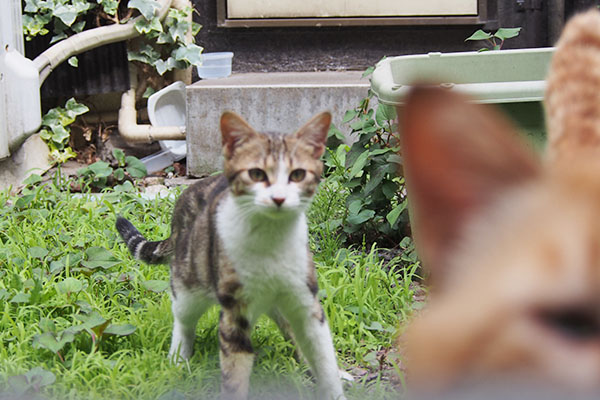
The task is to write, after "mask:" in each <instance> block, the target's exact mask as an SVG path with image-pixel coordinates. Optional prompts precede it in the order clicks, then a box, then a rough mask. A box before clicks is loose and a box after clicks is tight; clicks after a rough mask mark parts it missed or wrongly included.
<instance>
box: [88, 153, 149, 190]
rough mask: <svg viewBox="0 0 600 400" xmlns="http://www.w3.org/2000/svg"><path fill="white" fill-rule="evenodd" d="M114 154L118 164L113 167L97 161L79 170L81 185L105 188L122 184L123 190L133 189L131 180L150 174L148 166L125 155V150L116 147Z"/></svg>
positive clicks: (91, 187)
mask: <svg viewBox="0 0 600 400" xmlns="http://www.w3.org/2000/svg"><path fill="white" fill-rule="evenodd" d="M113 156H114V157H115V159H116V162H117V165H116V166H115V167H114V168H113V166H111V165H110V164H109V163H107V162H106V161H96V162H95V163H93V164H90V165H88V166H86V167H83V168H80V169H79V170H78V171H77V175H78V176H79V182H80V186H82V187H85V186H87V187H89V188H90V189H99V190H101V189H104V188H107V187H112V186H115V185H121V186H120V188H121V189H122V190H133V185H132V184H131V180H133V179H139V178H143V177H144V176H146V175H147V174H148V172H147V170H146V166H145V165H144V164H143V163H142V162H141V161H140V160H139V159H137V158H136V157H134V156H125V153H123V150H120V149H114V150H113Z"/></svg>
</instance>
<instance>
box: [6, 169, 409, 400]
mask: <svg viewBox="0 0 600 400" xmlns="http://www.w3.org/2000/svg"><path fill="white" fill-rule="evenodd" d="M57 182H58V183H60V184H58V183H57ZM339 185H340V183H339V182H336V181H335V180H334V179H331V180H330V179H327V180H325V181H324V182H323V186H322V190H321V192H320V193H319V195H318V196H317V198H315V203H314V204H313V206H312V208H311V210H310V211H309V218H310V224H309V225H310V231H311V247H312V249H313V250H314V252H315V262H316V265H317V271H318V276H319V284H320V286H321V291H320V293H319V295H320V296H321V298H322V302H323V305H324V309H325V310H326V313H327V314H328V318H329V323H330V326H331V330H332V332H333V335H334V341H335V346H336V349H337V350H338V356H339V359H340V364H341V365H342V366H343V367H344V368H346V369H355V368H358V369H360V370H364V371H368V374H367V375H368V376H372V377H374V378H372V379H371V378H369V384H367V383H366V378H365V381H360V382H359V383H357V384H356V385H355V386H354V387H352V388H350V389H349V390H348V395H349V397H350V398H364V397H365V396H367V395H368V397H370V398H384V397H390V393H394V392H391V391H392V390H393V387H392V386H390V383H389V381H388V379H390V378H389V376H392V375H393V376H396V375H397V373H396V372H394V370H393V364H394V361H393V360H394V358H393V357H392V356H391V352H392V350H390V349H391V348H392V343H393V340H394V336H395V332H396V328H397V326H398V323H399V321H403V320H404V319H405V318H406V316H407V315H408V314H410V312H411V310H412V309H413V305H412V297H413V294H412V290H413V289H412V286H411V279H412V278H413V275H414V270H415V268H416V267H415V265H416V264H412V262H411V261H404V260H401V259H400V258H396V259H392V260H387V261H385V260H383V259H382V257H380V252H381V251H380V249H378V248H377V247H374V246H373V247H369V248H367V249H366V250H358V249H356V250H353V249H345V248H340V241H339V238H338V237H337V236H336V235H335V234H334V233H333V232H332V231H331V230H330V229H329V227H328V226H327V225H326V224H325V225H323V221H324V218H329V217H331V216H338V217H341V216H342V215H343V214H344V207H345V195H344V194H340V191H339V190H337V189H338V188H339ZM70 187H71V186H70V182H64V181H60V180H59V179H55V180H54V181H53V182H50V183H48V184H45V185H43V184H41V183H40V182H39V181H38V179H36V178H35V177H33V178H31V180H30V181H29V182H28V184H27V186H26V187H25V189H24V190H23V191H22V193H21V194H19V195H18V196H13V195H10V194H8V193H7V192H2V193H0V204H1V205H2V214H1V215H0V299H1V300H3V301H1V302H0V388H3V389H0V392H2V391H4V390H5V391H8V392H10V393H11V394H13V395H17V394H18V395H24V396H29V397H35V396H37V395H41V396H43V397H46V398H67V399H79V398H89V399H105V398H151V399H175V398H177V399H181V398H192V397H194V398H198V397H200V398H207V399H209V398H214V397H215V396H216V394H217V393H218V391H219V384H220V383H219V382H220V370H219V360H218V358H219V357H218V335H217V329H216V326H217V321H218V308H216V307H215V308H213V309H211V310H209V311H208V313H207V314H206V315H205V316H203V317H202V318H201V320H200V322H199V325H198V329H197V333H198V336H197V341H196V345H195V349H196V353H195V355H194V356H193V357H192V359H191V360H190V361H189V362H187V363H185V364H183V365H179V366H178V365H173V364H171V363H169V361H168V360H167V351H168V345H169V341H170V334H171V324H172V316H171V312H170V301H169V296H168V279H169V272H168V267H166V266H155V265H154V266H153V265H147V264H144V263H141V262H138V261H136V260H133V259H132V258H131V256H130V255H129V252H128V250H127V248H126V246H125V245H124V244H122V243H121V242H120V240H119V239H118V236H117V233H116V231H115V230H114V227H113V226H114V220H115V216H116V215H117V214H119V215H124V216H126V217H127V218H129V219H131V220H132V221H133V222H134V223H135V224H136V226H138V227H139V229H140V231H141V232H142V233H143V234H144V235H146V236H147V237H149V238H153V239H160V238H165V237H167V236H168V235H169V232H170V227H169V223H170V218H171V212H172V208H173V205H174V200H173V199H174V198H175V197H176V196H177V195H178V194H179V192H180V189H176V190H174V196H170V197H166V198H156V199H152V200H150V199H147V198H144V197H143V196H141V195H140V193H139V192H138V191H137V189H135V188H134V189H133V190H131V191H120V190H119V189H110V188H109V189H105V190H104V191H103V193H102V194H99V195H95V194H91V193H89V192H86V193H83V194H80V193H77V194H73V193H71V192H70V189H69V188H70ZM252 341H253V343H254V344H255V348H256V349H257V360H256V366H255V368H254V370H253V374H252V378H251V395H252V396H253V397H256V398H267V397H269V395H271V396H272V395H273V393H281V392H279V390H281V388H282V387H283V388H285V391H286V392H289V393H290V397H300V398H309V397H310V396H311V386H312V383H311V380H310V378H309V376H308V374H307V368H306V366H305V365H304V363H303V362H301V361H298V360H297V359H296V358H295V357H294V346H293V345H292V344H290V343H289V342H287V341H286V340H285V339H284V338H283V337H282V335H281V334H280V333H279V332H278V329H277V327H276V326H275V324H274V323H273V322H272V321H270V320H268V319H267V318H261V319H260V320H259V321H258V324H257V326H256V329H255V330H254V333H253V336H252ZM385 371H387V372H385ZM384 372H385V373H384ZM386 374H387V375H386ZM367 375H365V376H367Z"/></svg>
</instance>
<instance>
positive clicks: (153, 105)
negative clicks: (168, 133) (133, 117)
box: [141, 81, 187, 173]
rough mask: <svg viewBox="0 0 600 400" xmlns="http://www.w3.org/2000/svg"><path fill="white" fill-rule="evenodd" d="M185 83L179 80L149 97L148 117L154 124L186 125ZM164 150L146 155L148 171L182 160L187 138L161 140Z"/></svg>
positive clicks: (158, 169)
mask: <svg viewBox="0 0 600 400" xmlns="http://www.w3.org/2000/svg"><path fill="white" fill-rule="evenodd" d="M185 96H186V94H185V83H183V82H181V81H178V82H175V83H172V84H170V85H169V86H167V87H165V88H163V89H161V90H159V91H158V92H156V93H154V94H153V95H152V96H150V97H149V98H148V118H149V119H150V123H151V124H152V125H154V126H185V124H186V113H187V111H186V99H185ZM159 144H160V147H161V148H162V151H160V152H158V153H155V154H152V155H150V156H147V157H144V158H143V159H142V160H141V161H142V162H143V163H144V165H146V169H147V170H148V172H150V173H152V172H156V171H160V170H161V169H163V168H165V167H168V166H169V165H171V164H173V163H174V162H176V161H179V160H181V159H182V158H184V157H185V156H186V154H187V148H186V142H185V140H161V141H159Z"/></svg>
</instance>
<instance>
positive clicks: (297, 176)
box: [290, 169, 306, 182]
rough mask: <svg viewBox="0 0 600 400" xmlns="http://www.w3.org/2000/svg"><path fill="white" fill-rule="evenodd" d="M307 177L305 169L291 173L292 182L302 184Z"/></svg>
mask: <svg viewBox="0 0 600 400" xmlns="http://www.w3.org/2000/svg"><path fill="white" fill-rule="evenodd" d="M305 177H306V171H305V170H303V169H295V170H293V171H292V172H291V173H290V181H292V182H300V181H302V180H303V179H304V178H305Z"/></svg>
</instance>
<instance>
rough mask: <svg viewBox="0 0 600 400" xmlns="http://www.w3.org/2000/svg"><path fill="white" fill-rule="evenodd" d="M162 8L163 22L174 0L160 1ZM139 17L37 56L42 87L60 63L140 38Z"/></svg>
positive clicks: (81, 35)
mask: <svg viewBox="0 0 600 400" xmlns="http://www.w3.org/2000/svg"><path fill="white" fill-rule="evenodd" d="M159 3H160V8H159V9H158V12H157V14H156V15H157V17H158V18H159V19H160V20H163V19H164V18H165V16H166V15H167V13H168V11H169V8H170V7H171V3H172V0H159ZM139 18H144V17H143V16H139V17H136V18H134V19H133V20H131V21H129V22H127V23H125V24H114V25H107V26H101V27H98V28H94V29H89V30H87V31H83V32H81V33H78V34H76V35H73V36H71V37H69V38H68V39H65V40H63V41H61V42H59V43H57V44H55V45H54V46H52V47H50V48H49V49H48V50H46V51H44V52H43V53H41V54H40V55H39V56H37V57H36V58H35V59H34V60H33V62H34V64H35V66H36V67H37V69H38V71H39V74H40V86H41V85H42V83H43V82H44V80H45V79H46V78H47V77H48V75H50V72H52V70H54V68H56V67H57V66H58V65H59V64H60V63H62V62H63V61H65V60H66V59H68V58H69V57H71V56H74V55H76V54H79V53H82V52H84V51H86V50H90V49H93V48H96V47H99V46H102V45H105V44H109V43H115V42H120V41H122V40H127V39H131V38H133V37H136V36H139V35H140V34H139V32H138V31H137V30H136V29H135V27H134V24H135V22H136V21H137V20H138V19H139Z"/></svg>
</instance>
